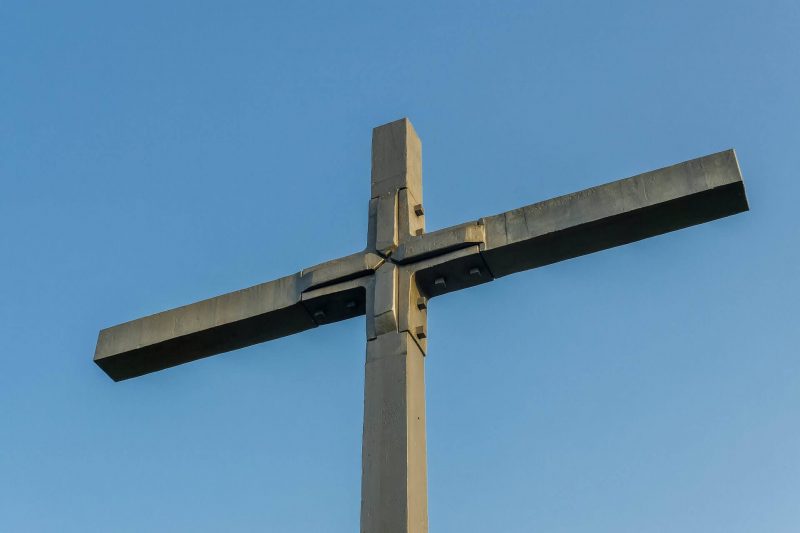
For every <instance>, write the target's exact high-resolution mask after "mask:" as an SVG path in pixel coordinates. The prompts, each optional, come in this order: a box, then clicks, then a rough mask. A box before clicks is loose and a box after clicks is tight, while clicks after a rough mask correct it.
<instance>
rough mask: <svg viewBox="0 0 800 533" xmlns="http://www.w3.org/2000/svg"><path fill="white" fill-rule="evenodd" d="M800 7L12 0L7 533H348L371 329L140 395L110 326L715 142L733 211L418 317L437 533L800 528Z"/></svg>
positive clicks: (5, 88) (232, 361) (4, 57)
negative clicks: (391, 160)
mask: <svg viewBox="0 0 800 533" xmlns="http://www.w3.org/2000/svg"><path fill="white" fill-rule="evenodd" d="M799 85H800V4H798V2H796V1H795V0H791V1H770V2H757V1H754V0H753V1H749V2H741V1H736V0H734V1H731V0H728V1H725V2H722V1H697V0H695V1H692V2H688V1H687V2H675V1H670V2H642V1H627V2H590V1H585V2H576V1H563V0H560V1H555V0H552V1H526V2H476V1H463V0H462V1H458V2H402V3H401V2H392V3H388V2H387V3H380V2H364V3H353V2H291V3H290V2H264V1H262V2H233V1H231V2H216V3H213V2H203V1H197V0H193V1H191V2H189V1H170V2H163V1H159V2H155V1H137V2H107V1H102V2H100V1H97V2H86V1H74V2H36V1H16V0H10V1H9V0H7V1H5V2H3V4H2V6H0V183H2V189H0V246H1V250H2V252H1V254H2V256H1V257H2V261H0V297H1V298H0V338H2V350H0V363H2V369H1V370H0V531H3V532H82V533H83V532H143V531H147V532H162V531H163V532H219V531H236V532H250V531H253V532H255V531H275V532H286V533H291V532H353V531H357V530H358V517H359V497H360V496H359V492H360V461H361V424H362V418H361V417H362V407H363V405H362V402H363V396H362V394H363V365H364V322H363V318H359V319H355V320H351V321H348V322H342V323H339V324H336V325H332V326H328V327H323V328H317V329H315V330H312V331H308V332H305V333H303V334H300V335H296V336H293V337H288V338H284V339H280V340H276V341H273V342H270V343H266V344H262V345H258V346H253V347H250V348H247V349H243V350H239V351H236V352H232V353H229V354H225V355H221V356H217V357H212V358H209V359H205V360H202V361H198V362H195V363H192V364H188V365H184V366H181V367H177V368H173V369H170V370H167V371H163V372H160V373H156V374H152V375H148V376H146V377H142V378H139V379H135V380H130V381H126V382H123V383H113V382H112V381H111V380H110V379H109V378H107V377H106V376H105V374H103V373H102V372H101V371H100V370H99V369H98V368H97V367H96V366H95V365H94V364H93V363H92V355H93V353H94V346H95V342H96V338H97V332H98V330H99V329H101V328H104V327H108V326H111V325H114V324H117V323H120V322H123V321H127V320H130V319H133V318H137V317H140V316H143V315H147V314H150V313H154V312H157V311H161V310H165V309H169V308H172V307H176V306H179V305H183V304H187V303H191V302H193V301H196V300H199V299H203V298H206V297H210V296H214V295H217V294H220V293H224V292H228V291H231V290H236V289H239V288H243V287H247V286H250V285H254V284H256V283H260V282H263V281H267V280H270V279H273V278H276V277H280V276H284V275H287V274H290V273H293V272H296V271H298V270H299V269H301V268H303V267H307V266H311V265H313V264H316V263H319V262H322V261H325V260H328V259H332V258H335V257H339V256H342V255H345V254H349V253H352V252H355V251H357V250H359V249H361V248H363V246H364V243H365V240H366V225H367V200H368V197H369V168H370V160H369V158H370V136H371V129H372V128H373V127H374V126H377V125H380V124H383V123H385V122H389V121H391V120H394V119H397V118H400V117H403V116H408V117H409V118H410V119H411V120H412V122H413V123H414V125H415V127H416V130H417V132H418V133H419V135H420V137H421V138H422V142H423V160H424V169H425V170H424V190H425V207H426V215H427V223H428V229H429V230H431V229H438V228H441V227H444V226H448V225H451V224H455V223H459V222H463V221H466V220H469V219H474V218H478V217H480V216H488V215H492V214H496V213H499V212H502V211H506V210H509V209H512V208H515V207H519V206H522V205H525V204H529V203H533V202H535V201H539V200H543V199H547V198H550V197H553V196H556V195H560V194H565V193H569V192H573V191H576V190H581V189H584V188H587V187H590V186H594V185H598V184H601V183H605V182H608V181H613V180H616V179H620V178H624V177H628V176H631V175H634V174H637V173H640V172H644V171H647V170H652V169H655V168H659V167H662V166H666V165H670V164H673V163H678V162H681V161H684V160H687V159H691V158H695V157H698V156H702V155H705V154H708V153H713V152H717V151H720V150H723V149H727V148H730V147H734V148H736V150H737V153H738V156H739V160H740V163H741V168H742V172H743V175H744V177H745V183H746V187H747V191H748V195H749V199H750V205H751V209H752V210H751V212H749V213H746V214H742V215H737V216H735V217H731V218H727V219H723V220H721V221H716V222H713V223H709V224H705V225H702V226H699V227H693V228H690V229H687V230H683V231H680V232H676V233H671V234H668V235H665V236H661V237H657V238H653V239H649V240H647V241H644V242H639V243H635V244H631V245H628V246H624V247H621V248H616V249H613V250H607V251H604V252H601V253H597V254H594V255H591V256H585V257H582V258H578V259H574V260H570V261H567V262H563V263H559V264H555V265H551V266H548V267H545V268H541V269H538V270H534V271H529V272H525V273H521V274H516V275H514V276H510V277H507V278H503V279H501V280H497V281H495V282H493V283H489V284H486V285H482V286H479V287H476V288H474V289H471V290H468V291H461V292H458V293H454V294H451V295H448V296H446V297H443V298H441V299H437V300H435V301H433V302H432V304H431V306H430V318H429V334H430V337H429V355H428V358H427V361H426V365H427V376H426V379H427V391H428V393H427V401H428V464H429V504H430V529H431V532H433V533H436V532H448V531H451V532H459V533H468V532H488V531H502V532H504V533H513V532H530V531H540V532H548V533H549V532H554V533H566V532H586V531H592V532H608V533H656V532H670V533H671V532H676V531H680V532H682V533H691V532H697V533H701V532H702V533H715V532H718V533H750V532H754V531H758V532H769V533H790V532H791V533H796V532H797V531H798V528H800V504H799V503H798V502H800V353H798V352H799V351H800V350H798V345H800V326H798V301H799V300H800V281H798V278H800V275H798V274H800V271H799V270H800V269H798V264H800V246H798V243H799V242H800V231H799V230H800V222H798V219H799V218H800V212H799V211H798V209H797V205H798V204H797V202H798V197H800V176H798V169H799V168H800V126H798V125H799V124H800V87H799Z"/></svg>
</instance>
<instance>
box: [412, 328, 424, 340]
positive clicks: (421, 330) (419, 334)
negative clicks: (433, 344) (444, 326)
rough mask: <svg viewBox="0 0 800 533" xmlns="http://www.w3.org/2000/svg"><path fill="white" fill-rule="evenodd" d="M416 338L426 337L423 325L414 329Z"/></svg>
mask: <svg viewBox="0 0 800 533" xmlns="http://www.w3.org/2000/svg"><path fill="white" fill-rule="evenodd" d="M414 333H415V334H416V336H417V338H418V339H424V338H425V337H427V335H426V334H425V326H417V329H416V330H415V331H414Z"/></svg>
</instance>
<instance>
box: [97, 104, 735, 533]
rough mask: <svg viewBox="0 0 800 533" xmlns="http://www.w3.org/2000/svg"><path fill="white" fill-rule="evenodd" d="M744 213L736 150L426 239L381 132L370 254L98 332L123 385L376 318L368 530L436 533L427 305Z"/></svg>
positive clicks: (417, 170)
mask: <svg viewBox="0 0 800 533" xmlns="http://www.w3.org/2000/svg"><path fill="white" fill-rule="evenodd" d="M747 209H748V206H747V199H746V196H745V191H744V184H743V182H742V176H741V173H740V171H739V165H738V162H737V160H736V155H735V153H734V151H733V150H727V151H724V152H720V153H717V154H712V155H708V156H705V157H701V158H698V159H693V160H691V161H686V162H684V163H680V164H677V165H673V166H671V167H667V168H662V169H659V170H654V171H652V172H647V173H645V174H640V175H638V176H634V177H632V178H628V179H623V180H620V181H615V182H612V183H608V184H606V185H601V186H599V187H593V188H591V189H587V190H585V191H581V192H578V193H574V194H568V195H566V196H561V197H558V198H554V199H551V200H547V201H544V202H540V203H536V204H531V205H528V206H525V207H521V208H519V209H514V210H513V211H508V212H506V213H502V214H499V215H495V216H490V217H485V218H481V219H479V220H474V221H470V222H466V223H464V224H460V225H458V226H453V227H450V228H445V229H442V230H438V231H434V232H431V233H425V214H424V210H423V207H422V162H421V144H420V141H419V138H418V137H417V135H416V133H415V132H414V128H413V127H412V126H411V123H410V122H409V121H408V120H407V119H401V120H398V121H395V122H391V123H389V124H385V125H383V126H380V127H378V128H375V130H374V131H373V134H372V194H371V196H370V201H369V226H368V232H367V235H368V236H367V247H366V249H365V250H364V251H362V252H359V253H356V254H353V255H349V256H346V257H342V258H339V259H334V260H332V261H329V262H327V263H322V264H321V265H317V266H314V267H311V268H307V269H303V270H301V271H300V272H298V273H296V274H292V275H291V276H286V277H284V278H280V279H277V280H275V281H270V282H267V283H262V284H261V285H256V286H254V287H250V288H247V289H243V290H240V291H236V292H232V293H229V294H224V295H222V296H217V297H215V298H211V299H208V300H203V301H201V302H197V303H194V304H191V305H187V306H184V307H179V308H177V309H173V310H170V311H165V312H163V313H158V314H155V315H152V316H148V317H145V318H140V319H138V320H133V321H131V322H126V323H124V324H120V325H118V326H114V327H111V328H108V329H104V330H102V331H101V332H100V335H99V338H98V341H97V349H96V351H95V356H94V361H95V363H97V364H98V365H99V366H100V368H102V369H103V370H104V371H105V372H106V373H107V374H108V375H109V376H110V377H111V378H112V379H114V380H115V381H120V380H124V379H128V378H132V377H136V376H141V375H143V374H147V373H149V372H155V371H158V370H162V369H164V368H168V367H171V366H175V365H179V364H182V363H187V362H189V361H193V360H195V359H199V358H202V357H207V356H209V355H214V354H218V353H222V352H227V351H229V350H234V349H236V348H241V347H244V346H249V345H251V344H255V343H259V342H264V341H268V340H271V339H275V338H278V337H282V336H285V335H290V334H292V333H298V332H300V331H304V330H307V329H310V328H313V327H316V326H321V325H324V324H330V323H332V322H337V321H339V320H344V319H347V318H353V317H356V316H359V315H363V314H366V326H367V354H366V355H367V357H366V375H365V383H364V435H363V447H362V484H361V531H362V533H395V532H396V533H400V532H403V533H411V532H414V533H421V532H425V531H427V529H428V501H427V477H426V459H425V453H426V452H425V384H424V356H425V354H426V352H427V337H428V332H427V313H428V300H429V299H430V298H433V297H436V296H441V295H443V294H446V293H448V292H452V291H457V290H460V289H465V288H467V287H472V286H474V285H478V284H480V283H486V282H488V281H492V280H493V279H495V278H499V277H502V276H506V275H508V274H513V273H515V272H520V271H522V270H527V269H531V268H535V267H539V266H543V265H547V264H551V263H555V262H557V261H563V260H565V259H569V258H572V257H577V256H580V255H584V254H588V253H591V252H596V251H599V250H603V249H606V248H611V247H613V246H619V245H622V244H626V243H630V242H634V241H637V240H640V239H644V238H647V237H652V236H655V235H659V234H662V233H666V232H669V231H673V230H677V229H681V228H685V227H688V226H692V225H695V224H700V223H703V222H708V221H711V220H715V219H717V218H722V217H725V216H728V215H732V214H735V213H740V212H743V211H746V210H747Z"/></svg>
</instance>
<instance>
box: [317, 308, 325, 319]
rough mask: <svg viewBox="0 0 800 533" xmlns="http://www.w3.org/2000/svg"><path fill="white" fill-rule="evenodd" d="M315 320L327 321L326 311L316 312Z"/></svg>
mask: <svg viewBox="0 0 800 533" xmlns="http://www.w3.org/2000/svg"><path fill="white" fill-rule="evenodd" d="M314 320H325V311H323V310H322V309H320V310H319V311H314Z"/></svg>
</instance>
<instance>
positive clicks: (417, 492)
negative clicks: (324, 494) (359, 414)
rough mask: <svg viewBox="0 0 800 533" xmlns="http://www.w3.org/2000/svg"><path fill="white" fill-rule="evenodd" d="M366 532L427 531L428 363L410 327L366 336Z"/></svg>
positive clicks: (363, 494)
mask: <svg viewBox="0 0 800 533" xmlns="http://www.w3.org/2000/svg"><path fill="white" fill-rule="evenodd" d="M361 456H362V475H361V533H427V531H428V480H427V463H426V450H425V366H424V356H423V354H422V351H421V350H420V348H419V346H418V345H417V343H416V342H414V339H413V338H412V337H411V335H410V334H409V333H408V332H405V331H404V332H392V333H386V334H383V335H380V336H378V337H377V338H375V339H373V340H370V341H368V342H367V363H366V377H365V380H364V440H363V446H362V452H361Z"/></svg>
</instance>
